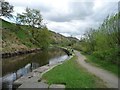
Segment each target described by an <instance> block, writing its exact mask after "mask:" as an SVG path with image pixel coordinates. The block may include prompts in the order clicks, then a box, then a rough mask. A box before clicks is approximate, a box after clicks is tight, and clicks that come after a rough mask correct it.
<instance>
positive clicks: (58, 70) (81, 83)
mask: <svg viewBox="0 0 120 90" xmlns="http://www.w3.org/2000/svg"><path fill="white" fill-rule="evenodd" d="M76 59H77V57H76V56H74V57H73V58H72V59H70V60H68V61H65V62H64V63H63V64H61V65H59V66H57V67H55V68H53V69H52V70H50V71H48V72H47V73H45V74H44V75H43V79H45V80H47V83H48V84H65V85H66V88H97V87H105V86H104V85H103V83H102V81H101V80H100V79H98V78H97V77H95V76H94V75H92V74H90V73H88V72H87V71H86V70H85V69H83V68H82V67H80V66H79V65H78V63H77V61H76Z"/></svg>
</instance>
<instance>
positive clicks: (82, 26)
mask: <svg viewBox="0 0 120 90" xmlns="http://www.w3.org/2000/svg"><path fill="white" fill-rule="evenodd" d="M6 1H8V2H9V3H10V4H12V5H13V6H14V11H15V13H22V12H23V11H24V10H25V8H26V7H29V8H34V9H39V10H40V11H41V14H42V17H43V19H44V23H46V25H47V27H48V29H50V30H52V31H55V32H57V33H60V34H62V35H65V36H71V35H72V36H75V37H77V38H80V37H81V36H83V34H84V33H85V31H86V30H88V29H89V28H91V27H93V28H97V27H98V26H99V25H100V24H101V23H102V22H103V20H104V19H105V18H106V17H107V15H108V14H109V15H112V14H114V13H117V12H118V1H119V0H6Z"/></svg>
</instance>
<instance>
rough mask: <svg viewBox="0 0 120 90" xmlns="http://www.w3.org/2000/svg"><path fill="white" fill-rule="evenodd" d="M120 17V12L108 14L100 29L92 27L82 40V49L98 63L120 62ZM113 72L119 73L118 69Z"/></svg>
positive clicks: (116, 63)
mask: <svg viewBox="0 0 120 90" xmlns="http://www.w3.org/2000/svg"><path fill="white" fill-rule="evenodd" d="M119 18H120V13H118V14H115V15H113V16H108V17H107V18H106V19H105V20H104V22H103V24H102V25H101V26H100V27H99V28H98V29H90V30H89V31H88V32H86V34H85V38H83V39H82V40H81V42H80V50H81V51H83V52H84V53H86V54H88V55H91V56H92V57H94V58H93V61H94V59H95V62H97V64H101V61H102V63H103V65H104V63H111V64H110V65H113V66H114V65H119V64H120V59H119V58H120V54H119V52H120V47H119V45H120V44H119V42H120V38H119V33H120V31H119V28H118V20H119ZM96 59H97V60H96ZM104 67H105V66H104ZM116 67H117V66H116ZM109 68H110V67H109ZM111 68H112V67H111ZM116 69H117V68H116ZM111 70H112V69H111ZM112 71H113V70H112ZM113 72H117V73H118V71H113Z"/></svg>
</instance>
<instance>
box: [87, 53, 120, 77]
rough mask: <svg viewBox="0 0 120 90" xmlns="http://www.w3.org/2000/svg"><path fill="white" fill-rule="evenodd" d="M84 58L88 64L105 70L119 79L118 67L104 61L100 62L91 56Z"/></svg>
mask: <svg viewBox="0 0 120 90" xmlns="http://www.w3.org/2000/svg"><path fill="white" fill-rule="evenodd" d="M85 56H86V57H87V59H86V62H89V63H91V64H92V65H95V66H97V67H100V68H103V69H106V70H108V71H110V72H112V73H113V74H115V75H116V76H119V77H120V75H119V74H118V65H116V64H112V63H110V62H108V61H105V60H100V59H99V58H96V57H95V56H93V55H85Z"/></svg>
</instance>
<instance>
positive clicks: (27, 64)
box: [3, 48, 68, 88]
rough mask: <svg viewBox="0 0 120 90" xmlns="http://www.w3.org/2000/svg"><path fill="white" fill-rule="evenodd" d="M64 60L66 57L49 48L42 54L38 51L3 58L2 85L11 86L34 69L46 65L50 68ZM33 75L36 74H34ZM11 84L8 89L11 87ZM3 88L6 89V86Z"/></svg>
mask: <svg viewBox="0 0 120 90" xmlns="http://www.w3.org/2000/svg"><path fill="white" fill-rule="evenodd" d="M66 59H68V55H67V54H66V53H65V52H64V51H63V50H61V49H58V48H53V49H52V48H51V49H50V50H48V51H44V52H43V51H40V52H37V53H32V54H27V55H20V56H15V57H11V58H5V59H3V81H4V84H7V85H9V84H8V83H11V84H12V81H16V80H17V79H19V78H20V77H21V76H23V77H24V76H27V73H30V72H31V71H34V70H35V69H36V68H39V67H41V66H44V65H48V64H49V68H50V67H51V66H52V65H55V64H56V63H60V62H63V61H64V60H66ZM8 68H9V69H8ZM42 69H43V68H42ZM34 75H36V74H35V73H34ZM29 78H31V77H29ZM39 78H40V77H39ZM9 80H10V81H9ZM11 80H12V81H11ZM6 82H7V83H6ZM11 84H10V85H9V86H8V87H12V85H11ZM4 87H5V88H7V87H6V86H4Z"/></svg>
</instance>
